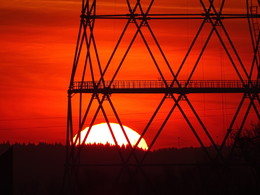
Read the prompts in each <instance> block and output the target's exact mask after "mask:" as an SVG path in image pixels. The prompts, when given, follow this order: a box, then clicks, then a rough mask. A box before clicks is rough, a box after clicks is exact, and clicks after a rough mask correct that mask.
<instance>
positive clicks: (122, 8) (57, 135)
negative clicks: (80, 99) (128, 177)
mask: <svg viewBox="0 0 260 195" xmlns="http://www.w3.org/2000/svg"><path fill="white" fill-rule="evenodd" d="M132 2H134V1H132ZM148 2H149V1H147V0H146V1H143V5H144V8H145V7H146V6H147V4H148ZM216 2H217V3H216V5H220V2H221V1H218V0H217V1H216ZM175 3H176V4H174V5H172V1H171V0H165V1H155V3H154V6H153V8H152V10H151V13H161V12H163V13H201V12H202V11H203V10H202V8H201V7H200V4H199V1H198V2H195V1H188V0H185V1H181V0H179V1H176V2H175ZM97 6H98V8H97V9H98V10H97V12H98V13H99V14H113V13H115V14H120V13H121V14H125V13H128V10H127V6H126V4H125V3H124V1H121V0H113V1H109V3H108V1H105V0H103V1H98V5H97ZM80 11H81V1H80V0H65V1H64V0H63V1H59V0H57V1H49V0H36V1H33V0H9V1H5V2H3V3H2V4H1V7H0V42H1V50H0V72H1V78H0V82H1V86H0V90H1V92H0V93H1V95H0V106H1V110H0V117H1V118H0V124H1V125H0V142H1V141H7V140H9V141H11V142H49V143H54V142H62V143H65V135H66V117H67V116H66V114H67V89H68V85H69V79H70V74H71V68H72V62H73V57H74V52H75V46H76V38H77V33H78V28H79V16H80ZM223 12H224V13H246V9H245V1H243V0H240V1H234V0H231V1H228V2H227V5H226V7H225V9H224V11H223ZM125 22H126V21H97V22H96V26H95V29H96V34H95V36H96V41H97V45H98V47H99V49H100V56H101V62H102V64H103V66H104V64H105V63H106V62H107V60H108V58H109V56H110V54H111V52H112V49H113V48H114V45H115V43H116V41H117V40H118V37H119V35H120V33H121V32H122V28H123V27H124V25H125ZM200 24H201V21H191V20H189V21H185V22H183V21H179V20H177V21H162V22H158V21H151V22H150V25H151V27H152V28H153V31H154V33H155V34H156V36H157V38H158V41H159V42H160V44H161V46H162V48H163V50H164V52H165V53H166V55H167V57H168V59H169V62H170V63H171V64H172V67H173V70H174V71H177V69H178V67H179V64H180V63H181V61H182V60H183V57H184V55H185V53H186V51H187V49H188V47H189V45H190V43H191V41H192V39H193V37H194V35H195V33H196V32H197V29H198V27H199V25H200ZM225 24H226V27H227V30H228V32H229V34H230V36H231V37H232V40H233V41H234V44H235V45H236V46H237V48H238V51H239V53H240V54H241V58H242V60H243V62H244V63H245V64H246V65H247V66H246V68H247V69H249V67H250V62H251V58H252V52H251V45H250V39H249V31H248V29H247V27H248V26H247V21H246V20H244V21H225ZM135 30H136V28H134V27H131V28H130V29H129V31H128V33H129V35H127V36H126V38H125V40H124V44H125V45H124V44H122V46H121V47H122V48H121V49H122V51H123V50H124V48H125V47H126V46H127V44H128V42H129V40H130V38H131V36H132V35H133V33H134V32H135ZM210 30H211V26H210V25H208V26H206V27H205V30H204V31H203V32H202V36H201V37H200V38H199V41H198V43H197V44H196V46H195V48H194V52H193V53H192V54H191V56H193V57H191V58H189V59H188V61H187V63H186V66H185V68H184V69H183V71H182V72H181V74H180V77H179V78H180V79H185V78H187V75H188V74H189V72H190V69H191V67H192V65H193V63H194V60H196V56H197V55H198V52H199V51H200V48H201V46H202V45H203V43H204V42H205V39H206V37H207V35H208V33H209V31H210ZM144 31H145V30H144ZM238 32H239V33H238ZM222 33H223V32H222ZM104 35H106V36H104ZM173 35H174V36H173ZM147 36H148V41H149V40H151V38H150V39H149V35H148V34H147ZM151 45H152V41H151ZM152 49H153V50H154V52H155V53H156V48H155V47H152ZM120 51H121V50H119V54H118V55H119V56H118V58H116V59H115V60H118V59H120V54H121V53H120ZM158 59H159V62H160V61H162V59H160V57H159V56H158ZM136 61H138V63H139V64H137V63H136ZM114 64H117V61H115V62H114ZM135 64H136V65H135ZM140 64H141V65H142V66H140ZM144 64H147V66H143V65H144ZM163 66H165V64H163V63H162V67H163ZM163 70H164V71H165V72H164V74H165V77H166V78H167V79H172V78H171V76H170V74H169V72H167V70H166V69H163ZM112 72H113V69H111V73H109V72H108V76H107V79H108V80H109V76H111V75H112ZM130 73H131V74H130ZM158 78H159V75H158V72H157V71H156V69H155V68H154V65H152V61H151V58H150V57H149V55H148V54H147V51H146V48H145V46H144V44H143V42H142V40H141V39H140V37H139V38H137V41H136V43H135V44H134V45H133V48H132V50H131V52H130V53H129V58H127V59H126V62H125V64H124V66H123V67H122V69H121V71H120V73H119V74H118V77H117V79H118V80H122V79H128V80H131V79H132V80H145V79H146V80H157V79H158ZM193 79H194V80H198V79H204V80H238V77H237V75H236V74H235V71H234V69H233V68H232V66H231V63H230V62H229V60H228V58H227V56H226V54H225V52H224V51H223V49H222V46H221V44H220V42H219V40H218V39H217V38H216V35H213V37H212V41H211V42H210V43H209V45H208V47H207V50H206V52H205V55H203V57H202V60H201V62H200V63H199V66H198V68H197V70H196V72H195V74H194V77H193ZM161 97H162V95H154V96H152V97H151V95H149V96H148V95H129V96H127V95H114V96H113V100H114V103H115V105H116V108H117V109H118V112H119V113H120V114H121V117H122V121H124V123H126V124H125V125H126V126H129V127H131V128H132V129H134V130H137V131H139V133H140V131H141V130H140V129H143V127H144V126H145V124H146V121H148V120H149V117H151V115H152V113H153V112H154V110H155V108H156V106H158V104H159V101H160V99H161ZM241 97H242V95H238V96H237V97H235V98H234V96H232V94H227V95H226V94H223V95H219V96H218V97H216V96H215V95H207V94H204V95H191V96H190V99H191V101H192V103H193V104H194V107H195V108H196V109H197V112H198V113H199V114H200V116H201V117H202V118H203V119H206V118H207V120H205V125H206V126H209V127H210V128H211V129H212V130H211V131H212V134H213V136H214V137H218V136H219V137H222V136H223V135H224V133H225V132H224V131H217V130H216V128H218V127H217V126H218V124H219V120H221V121H222V122H223V124H222V123H221V125H220V126H223V129H226V128H227V126H228V124H229V122H230V120H231V118H232V116H233V114H234V112H235V108H236V107H237V105H238V103H239V101H240V99H241ZM122 101H124V102H127V104H123V105H122ZM144 102H145V104H144ZM171 105H172V102H169V103H167V104H165V111H164V110H162V113H160V114H161V119H160V117H159V119H158V120H159V121H160V120H161V121H162V120H163V118H164V117H165V115H164V113H167V106H171ZM140 108H141V109H140ZM183 108H185V105H183ZM147 113H148V114H147ZM187 114H188V115H190V113H189V112H187ZM190 117H191V120H192V116H190ZM100 122H104V121H100ZM112 122H113V121H112ZM249 123H250V122H249ZM157 125H158V124H157ZM175 127H178V128H176V129H175V131H174V135H175V136H174V138H173V137H171V135H172V134H173V133H172V129H174V128H175ZM153 129H156V124H155V125H154V126H153ZM184 129H187V124H185V122H184V121H183V117H182V116H181V115H180V113H179V112H178V111H177V112H176V113H174V115H173V116H172V122H171V123H169V126H168V127H167V128H166V130H165V131H164V132H163V134H162V137H164V138H163V139H162V141H159V142H158V147H159V146H162V147H164V146H165V147H166V146H169V145H171V143H173V145H174V146H176V145H177V144H181V143H180V139H179V138H181V139H182V140H183V142H185V143H194V142H189V141H190V139H191V138H190V137H186V138H185V134H186V130H184ZM187 131H188V130H187ZM189 133H190V132H189ZM150 134H151V135H149V134H148V135H147V136H148V137H147V139H148V143H149V140H151V139H150V138H149V136H150V137H152V136H153V134H154V133H153V131H151V133H150ZM177 138H178V139H177ZM188 145H189V144H188ZM190 145H193V144H190Z"/></svg>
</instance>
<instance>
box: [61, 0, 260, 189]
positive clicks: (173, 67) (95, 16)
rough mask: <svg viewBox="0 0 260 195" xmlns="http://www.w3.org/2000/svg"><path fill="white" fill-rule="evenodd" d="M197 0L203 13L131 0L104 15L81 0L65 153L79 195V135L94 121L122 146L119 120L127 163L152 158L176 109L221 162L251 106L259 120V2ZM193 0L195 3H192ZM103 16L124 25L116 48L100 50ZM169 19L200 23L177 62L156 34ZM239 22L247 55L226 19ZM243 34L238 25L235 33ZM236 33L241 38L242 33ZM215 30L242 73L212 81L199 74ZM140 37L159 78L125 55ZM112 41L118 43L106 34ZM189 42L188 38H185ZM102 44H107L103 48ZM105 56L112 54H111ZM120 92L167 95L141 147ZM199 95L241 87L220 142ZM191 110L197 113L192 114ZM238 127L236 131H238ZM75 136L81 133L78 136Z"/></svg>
mask: <svg viewBox="0 0 260 195" xmlns="http://www.w3.org/2000/svg"><path fill="white" fill-rule="evenodd" d="M191 2H194V1H191ZM197 4H198V5H199V6H200V9H199V12H197V13H194V12H184V13H182V12H181V11H176V13H169V12H167V11H165V13H158V12H156V5H159V4H158V2H157V1H155V0H150V1H144V2H143V1H142V0H136V1H134V2H133V1H130V0H126V2H125V8H126V10H127V12H128V13H119V14H118V10H117V12H116V13H110V12H106V13H105V14H103V13H99V2H98V0H82V10H81V15H80V18H81V20H80V27H79V34H78V38H77V44H76V51H75V57H74V62H73V66H72V73H71V78H70V84H69V89H68V113H67V114H68V115H67V116H68V119H67V138H66V145H67V154H66V170H65V179H64V185H65V186H66V187H67V192H68V193H71V194H73V192H75V190H76V189H77V187H76V186H77V179H76V178H77V175H78V171H79V169H80V167H82V166H84V165H83V163H82V162H81V158H80V156H81V155H80V154H81V152H82V147H81V146H83V145H84V141H83V142H80V141H79V140H82V138H81V137H80V136H81V135H80V132H81V131H82V130H83V129H84V128H85V127H90V128H89V132H90V131H91V127H92V126H93V125H94V124H96V123H99V122H106V123H107V124H108V126H109V129H110V132H111V135H112V137H113V139H114V142H115V144H116V145H117V146H118V144H117V140H116V139H115V136H114V135H113V131H112V129H111V127H110V125H109V123H110V122H116V123H118V124H119V125H120V126H121V129H122V132H123V134H124V136H125V137H126V140H127V141H128V143H129V147H130V150H131V152H130V153H129V155H128V156H127V157H124V156H123V155H122V154H121V151H120V149H118V153H119V156H120V158H121V160H122V164H123V166H127V165H128V164H129V163H130V161H131V160H130V159H132V158H134V159H136V163H137V164H138V165H141V166H145V163H144V162H145V159H146V157H147V156H148V154H149V152H150V151H151V150H152V148H153V146H154V145H155V144H156V142H157V141H158V140H159V139H160V135H161V134H162V133H163V132H164V131H165V128H166V126H167V123H169V121H170V120H171V117H172V115H173V114H174V113H175V112H178V113H179V114H180V116H181V117H182V119H183V121H184V122H185V123H186V124H187V127H188V128H189V129H190V132H191V134H192V135H193V137H194V139H195V140H196V141H197V143H198V144H199V146H200V147H201V148H203V150H204V151H205V154H206V155H207V157H208V158H209V160H210V161H216V159H217V161H220V162H225V159H226V157H225V156H224V155H223V152H222V150H223V148H224V146H225V145H226V144H227V141H228V139H229V137H230V134H232V133H233V134H234V133H235V136H237V137H239V136H240V135H241V133H242V131H243V129H244V127H245V123H246V121H247V120H248V118H249V114H250V113H254V116H255V119H254V120H256V121H255V122H256V123H257V122H258V121H259V119H260V115H259V104H260V98H259V91H260V90H259V85H260V84H259V82H260V76H259V70H260V64H259V60H260V55H259V54H260V52H259V39H260V38H259V37H260V36H259V23H258V20H259V17H260V15H259V13H258V10H259V1H253V0H251V1H249V0H245V2H244V7H245V10H246V12H245V13H227V12H228V10H225V6H226V1H225V0H220V1H214V0H200V1H198V2H197ZM189 5H190V6H192V3H191V4H189ZM172 6H174V2H172ZM187 6H188V5H187ZM187 9H189V7H187ZM154 10H155V11H154ZM182 11H183V10H182ZM100 21H103V22H104V21H116V22H115V23H117V22H118V23H120V24H123V28H122V29H121V31H120V34H119V35H118V37H116V36H115V37H112V39H113V40H114V43H115V44H112V46H109V47H108V49H107V50H110V51H107V50H106V51H105V53H102V54H100V53H101V52H100V50H101V49H100V48H101V47H102V43H101V42H98V39H99V38H100V37H102V36H106V32H100V31H99V29H98V26H99V22H100ZM165 21H167V22H168V23H170V22H172V23H173V24H172V26H174V28H176V29H177V28H178V26H176V25H177V24H181V23H180V22H179V21H191V22H190V23H189V24H190V25H192V23H193V22H194V23H196V24H198V25H197V27H196V31H195V33H194V34H192V35H190V34H188V33H186V36H189V37H188V38H187V39H189V40H190V41H188V43H187V44H188V46H187V47H186V48H185V52H184V53H185V55H183V56H181V60H179V61H178V62H177V63H175V62H173V60H172V55H173V56H174V57H175V58H176V55H178V54H174V51H171V52H165V51H164V47H163V46H162V44H160V41H162V39H160V37H158V36H157V33H158V31H154V28H155V26H156V25H157V24H158V25H160V24H161V23H163V22H165ZM176 21H178V22H179V23H178V22H176ZM238 21H243V22H244V24H246V25H245V26H244V27H243V28H245V29H246V31H247V32H248V36H247V37H246V38H247V39H249V40H250V46H251V48H250V51H247V52H248V55H247V59H246V60H245V58H243V57H241V53H242V52H244V51H243V50H242V49H241V47H242V46H241V45H237V44H235V43H234V39H233V38H232V36H234V33H233V34H232V33H230V28H227V27H226V24H230V23H231V22H234V26H236V25H237V24H238V23H239V22H238ZM102 24H105V23H102ZM115 26H116V24H115ZM115 26H114V27H113V26H112V27H111V26H110V25H107V30H108V31H109V28H111V29H110V30H111V31H112V32H113V28H115ZM172 26H168V27H169V28H170V27H172ZM241 31H242V29H241ZM117 32H118V30H117ZM239 33H240V32H239V31H237V32H236V35H237V34H239ZM172 36H175V35H172ZM237 36H238V37H239V35H237ZM212 37H214V39H215V40H217V41H218V44H219V45H220V47H219V48H218V51H219V50H221V51H220V52H221V55H225V57H226V61H228V62H224V63H227V64H229V66H230V67H231V69H232V70H233V74H234V75H235V77H236V78H237V79H236V80H234V79H232V80H229V79H227V78H222V79H211V80H208V77H207V78H206V79H200V80H198V79H194V78H196V77H195V76H194V75H195V73H196V71H197V69H199V68H198V67H199V66H200V65H201V63H202V61H203V58H204V56H207V50H208V47H209V45H210V43H211V41H212V39H213V38H212ZM109 38H111V37H108V39H109ZM115 39H116V41H115ZM137 40H138V41H140V42H141V43H142V44H143V47H144V48H145V50H146V53H147V56H149V60H147V64H152V65H151V66H152V67H153V70H155V72H156V74H155V78H154V79H151V77H149V76H148V78H146V77H145V76H143V75H146V74H145V73H143V72H138V71H136V69H135V68H134V67H131V66H132V65H130V64H131V63H137V65H138V66H143V67H146V66H145V65H143V64H138V61H137V62H129V61H127V60H128V59H129V58H131V56H133V53H132V51H133V50H134V49H135V43H136V42H137ZM185 40H186V39H185ZM108 43H112V42H109V40H108ZM108 43H107V44H108ZM170 44H175V43H170ZM183 44H185V43H184V42H183ZM102 49H103V50H104V48H102ZM180 49H181V46H180ZM195 50H196V52H195V54H194V51H195ZM136 55H138V56H139V59H138V60H140V63H143V62H145V60H146V59H141V58H142V55H140V54H139V53H136ZM104 56H108V57H107V58H105V57H104ZM129 56H130V57H129ZM147 56H146V57H147ZM191 59H192V60H191ZM207 63H209V62H207ZM125 66H128V67H127V68H126V71H127V72H128V75H129V78H131V74H134V75H135V76H136V77H138V74H139V73H140V74H141V75H142V77H141V78H142V79H140V80H133V79H127V80H126V79H122V78H123V77H120V76H119V74H120V72H121V71H124V70H122V69H123V67H125ZM209 66H210V64H208V65H207V67H209ZM147 67H148V66H147ZM147 70H148V69H147ZM131 71H132V72H131ZM203 74H204V73H203ZM133 77H134V76H133ZM121 94H123V95H125V96H124V97H126V96H128V95H131V94H135V96H134V97H135V98H137V99H138V98H139V99H140V101H141V100H142V97H143V96H146V97H147V95H150V96H151V95H152V96H153V95H155V96H157V95H161V96H160V101H159V103H158V104H157V106H155V109H154V111H153V113H149V114H148V116H150V117H149V120H147V121H144V123H145V125H144V128H143V129H142V130H141V131H140V135H141V137H140V139H139V140H138V141H137V143H136V145H135V146H131V144H130V141H129V138H128V137H127V134H126V132H125V130H124V128H123V122H122V115H120V112H121V110H122V104H121V106H120V105H118V104H117V103H116V101H114V100H113V97H114V96H115V98H116V96H117V95H121ZM194 94H229V95H233V96H235V97H236V96H238V94H240V95H241V94H242V96H241V97H242V98H241V99H240V101H239V102H238V104H237V105H236V106H237V107H236V111H235V112H234V115H233V117H232V119H231V121H230V124H229V126H228V128H227V129H226V130H225V135H224V136H223V140H221V141H219V142H220V143H217V141H216V139H215V138H214V137H213V136H212V131H211V130H210V129H209V128H208V127H207V125H205V122H204V118H203V117H201V115H200V113H199V112H198V111H197V109H198V108H197V107H196V106H194V104H195V103H194V102H193V101H194V100H193V99H192V98H190V96H192V95H194ZM169 101H170V102H171V104H170V106H168V105H169ZM144 103H145V102H144ZM165 105H166V107H167V108H168V110H167V113H166V114H165V116H164V118H163V120H161V119H160V120H161V123H160V125H157V126H156V127H154V128H153V124H154V122H155V121H156V120H157V119H158V116H159V115H160V112H161V110H162V109H163V107H164V109H165ZM137 108H138V106H137ZM118 110H120V111H118ZM187 110H188V111H187ZM190 115H192V116H193V119H192V120H191V119H190ZM160 117H161V115H160ZM151 129H153V130H151ZM234 129H236V130H235V131H234ZM151 131H153V132H155V133H154V134H153V136H152V138H151V139H150V141H149V144H148V145H149V148H148V150H147V151H145V153H144V155H143V156H142V157H141V158H137V157H136V155H135V153H136V150H137V145H138V143H139V142H140V141H141V138H143V137H145V136H146V135H147V134H149V132H151ZM75 135H77V136H76V137H75V138H74V136H75ZM87 136H88V134H86V136H85V137H84V138H83V140H86V139H87ZM205 139H207V143H205V141H204V140H205ZM178 142H179V137H178ZM76 143H79V146H76ZM208 144H209V145H211V146H212V148H213V149H214V150H215V153H214V155H212V153H210V152H209V151H208V148H207V145H208ZM235 146H236V143H235V142H234V143H232V146H231V150H230V155H231V154H232V152H233V150H234V147H235ZM131 163H132V161H131Z"/></svg>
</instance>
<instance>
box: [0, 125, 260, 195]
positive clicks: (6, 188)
mask: <svg viewBox="0 0 260 195" xmlns="http://www.w3.org/2000/svg"><path fill="white" fill-rule="evenodd" d="M259 135H260V134H259V127H258V130H255V132H254V133H253V134H252V133H249V131H245V133H244V134H243V136H241V137H240V138H239V139H238V138H234V140H235V139H237V142H236V148H235V150H234V154H233V155H232V157H230V158H228V160H227V161H226V163H218V162H217V161H216V162H214V161H210V160H209V159H208V158H207V156H206V155H205V152H204V151H203V150H202V148H192V147H189V148H179V149H178V148H165V149H160V150H155V151H151V152H149V153H148V155H147V156H146V158H145V160H144V161H143V163H142V164H140V163H138V162H140V159H142V157H143V156H144V154H145V151H143V150H141V149H138V150H137V151H136V152H135V155H133V156H132V158H131V159H130V160H129V162H128V164H127V165H126V164H124V163H122V160H121V158H120V155H119V153H118V148H117V147H116V146H110V145H109V144H107V145H101V144H93V145H86V146H84V147H83V148H82V151H81V163H82V164H84V166H81V167H80V169H79V170H78V182H77V187H78V192H79V194H211V195H214V194H216V195H217V194H229V195H230V194H236V195H237V194H241V195H242V194H243V195H244V194H259V193H260V141H259V140H260V139H259ZM10 148H11V149H10ZM207 149H208V151H210V153H211V154H213V153H214V150H213V148H211V147H208V148H207ZM229 149H230V148H229V147H225V148H224V151H223V153H225V151H228V150H229ZM65 151H66V147H65V146H64V145H62V144H58V143H57V144H47V143H39V144H32V143H28V144H18V143H17V144H12V145H11V144H10V143H9V142H5V143H2V144H0V155H1V158H0V166H1V167H0V173H1V175H0V182H1V183H0V185H1V192H6V193H4V194H15V195H18V194H19V195H20V194H26V195H30V194H33V195H36V194H39V195H43V194H45V195H46V194H60V193H61V192H62V191H61V190H62V188H63V187H64V186H62V184H63V177H64V165H65V156H66V155H65ZM8 152H9V153H10V154H11V156H10V155H9V157H8V155H7V153H8ZM120 152H121V154H122V157H123V158H124V159H125V157H127V156H128V155H129V153H130V152H131V150H130V148H129V147H126V146H123V147H122V148H120ZM6 156H7V157H8V158H7V157H6ZM136 159H138V162H137V161H136ZM8 165H9V166H8ZM10 165H12V166H11V167H10ZM8 167H9V168H8ZM8 169H11V170H9V171H8ZM8 174H9V176H10V174H11V176H10V178H9V180H8V177H7V176H8ZM8 181H9V182H11V184H10V185H9V184H8ZM10 188H12V189H11V190H10Z"/></svg>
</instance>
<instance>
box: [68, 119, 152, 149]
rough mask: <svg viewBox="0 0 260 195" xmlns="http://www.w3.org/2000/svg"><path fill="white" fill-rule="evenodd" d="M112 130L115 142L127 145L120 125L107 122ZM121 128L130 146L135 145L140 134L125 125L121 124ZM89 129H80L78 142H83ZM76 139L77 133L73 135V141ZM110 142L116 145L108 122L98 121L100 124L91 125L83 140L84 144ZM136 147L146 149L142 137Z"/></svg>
mask: <svg viewBox="0 0 260 195" xmlns="http://www.w3.org/2000/svg"><path fill="white" fill-rule="evenodd" d="M109 125H110V127H111V129H112V131H113V134H114V136H115V139H116V141H117V144H118V145H119V146H123V145H124V146H127V145H128V141H127V139H126V137H125V135H124V133H123V130H122V128H121V126H120V125H119V124H116V123H109ZM123 128H124V131H125V133H126V134H127V136H128V139H129V141H130V143H131V145H132V146H135V144H136V143H137V141H138V139H139V138H140V135H139V134H138V133H137V132H135V131H134V130H133V129H131V128H129V127H127V126H124V125H123ZM88 131H89V127H87V128H85V129H84V130H82V131H81V135H80V136H81V137H80V140H81V141H80V143H83V141H84V139H85V136H86V134H87V133H88ZM76 139H77V135H76V136H74V139H73V140H74V142H75V141H76ZM107 143H108V144H110V145H116V144H115V141H114V139H113V137H112V134H111V132H110V129H109V127H108V124H107V123H100V124H97V125H93V126H92V128H91V129H90V132H89V135H88V137H87V139H86V141H85V144H104V145H105V144H107ZM78 144H79V142H78V141H76V145H78ZM137 147H138V148H141V149H143V150H147V149H148V146H147V144H146V142H145V140H144V139H143V138H142V139H141V141H140V142H139V144H138V146H137Z"/></svg>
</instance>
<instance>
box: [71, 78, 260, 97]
mask: <svg viewBox="0 0 260 195" xmlns="http://www.w3.org/2000/svg"><path fill="white" fill-rule="evenodd" d="M259 85H260V84H259V83H258V82H257V81H251V82H247V81H244V83H242V82H241V81H233V80H228V81H218V80H210V81H202V80H196V81H194V80H192V81H189V82H188V81H184V80H181V81H178V83H177V82H174V83H173V84H172V81H170V80H168V81H165V82H164V81H162V80H116V81H113V82H112V83H111V82H110V81H104V82H100V83H99V82H92V81H83V82H74V83H73V85H72V86H70V89H69V93H103V94H112V93H177V94H188V93H259V92H260V89H259Z"/></svg>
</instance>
